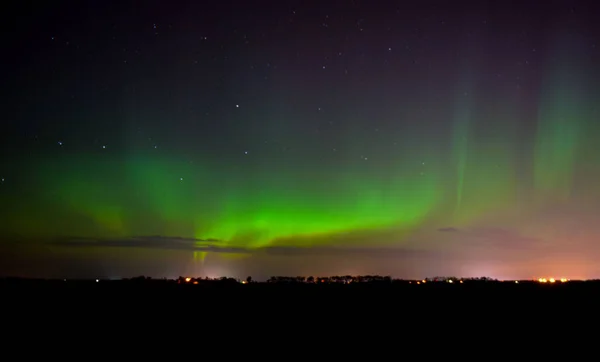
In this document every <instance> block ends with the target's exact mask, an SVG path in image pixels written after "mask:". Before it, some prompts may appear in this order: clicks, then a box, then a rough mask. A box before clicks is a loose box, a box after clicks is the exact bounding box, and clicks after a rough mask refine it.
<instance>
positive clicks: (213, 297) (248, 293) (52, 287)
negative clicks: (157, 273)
mask: <svg viewBox="0 0 600 362" xmlns="http://www.w3.org/2000/svg"><path fill="white" fill-rule="evenodd" d="M0 294H1V295H3V296H4V300H5V301H10V300H13V301H18V300H21V299H32V298H36V299H38V300H42V299H43V300H46V301H47V302H48V303H52V302H57V303H58V302H60V303H63V302H67V303H68V302H70V301H71V302H72V301H74V300H76V301H86V302H89V303H94V302H100V301H106V300H111V299H113V300H114V298H116V299H118V300H120V301H126V300H136V299H140V300H144V301H145V303H147V304H153V303H159V302H160V303H162V302H169V301H170V302H173V301H185V302H187V303H196V305H198V303H199V304H208V303H211V302H222V301H224V300H225V301H228V302H230V303H235V304H237V305H246V306H248V305H251V304H253V303H260V302H263V301H268V302H269V304H274V303H275V304H276V303H300V302H311V303H327V302H329V303H332V302H339V301H343V302H344V304H346V305H353V304H364V303H368V302H369V301H377V302H382V303H404V304H411V303H417V304H420V303H425V302H426V303H433V302H436V303H440V304H444V303H446V304H448V303H453V302H459V301H460V302H462V303H467V304H469V303H471V304H478V303H491V304H494V303H500V302H502V303H504V304H505V305H507V304H511V303H521V304H522V305H525V304H535V303H538V302H542V301H543V302H544V303H545V304H549V303H555V302H559V301H561V302H573V301H586V300H588V301H589V300H591V299H595V298H596V297H598V296H600V281H569V282H565V283H560V282H556V283H553V284H550V283H539V282H535V281H518V282H515V281H511V282H508V281H465V282H464V283H463V282H461V283H460V284H459V283H457V282H455V283H446V282H428V283H421V282H419V284H417V282H416V281H412V282H408V281H391V282H366V283H350V284H341V283H325V284H319V283H286V282H275V283H267V282H264V283H262V282H261V283H257V282H251V283H240V282H236V281H234V280H214V281H202V280H201V281H200V282H199V283H196V284H193V283H186V282H184V281H181V280H180V281H176V280H150V279H139V278H138V279H130V280H117V281H108V280H31V279H0ZM40 298H41V299H40Z"/></svg>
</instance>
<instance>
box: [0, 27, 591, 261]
mask: <svg viewBox="0 0 600 362" xmlns="http://www.w3.org/2000/svg"><path fill="white" fill-rule="evenodd" d="M556 49H557V50H556V56H554V57H552V61H551V64H549V65H548V68H547V69H548V72H547V74H544V76H543V79H542V83H543V87H542V92H541V100H540V103H539V112H538V127H537V131H536V133H535V135H531V134H528V135H527V138H528V141H531V139H532V136H533V139H535V147H534V149H532V150H530V157H531V160H532V163H531V164H530V165H529V166H527V162H526V161H523V152H519V151H518V147H519V144H520V143H523V142H522V141H523V140H522V139H523V137H522V133H523V132H522V131H520V130H519V122H522V119H521V118H522V117H521V110H520V108H519V107H520V106H519V105H518V102H519V97H518V95H515V96H512V97H504V98H497V99H496V100H495V102H494V104H493V105H491V106H490V105H487V106H482V108H484V110H481V109H478V108H477V107H476V106H477V105H478V104H479V103H480V102H483V101H482V100H480V99H479V97H486V95H485V94H483V95H480V94H479V93H485V92H484V91H481V89H478V88H477V87H476V86H475V85H473V84H472V82H459V84H460V85H459V86H458V87H456V88H459V89H461V90H462V91H463V93H464V92H467V93H468V96H465V97H461V98H460V100H458V101H457V100H456V99H457V97H456V96H455V97H452V96H450V95H448V97H447V99H453V100H454V103H455V104H445V105H444V107H445V108H444V107H442V108H444V112H446V113H445V114H446V117H447V115H448V114H451V115H452V116H451V117H450V118H451V119H452V122H447V123H449V124H451V125H450V126H449V127H448V128H449V129H447V130H446V129H444V130H443V131H444V132H442V131H440V133H442V134H443V135H445V136H444V137H445V138H446V139H445V140H441V139H439V138H437V139H434V140H432V141H431V142H428V141H423V142H421V143H420V144H416V143H415V144H411V143H410V142H411V141H410V140H411V139H418V138H419V135H418V134H403V135H402V140H403V141H404V140H406V144H409V146H406V149H405V150H404V151H398V152H399V154H395V155H393V157H390V159H393V160H395V161H394V163H392V162H391V161H389V162H387V163H381V164H379V165H377V166H374V169H368V168H365V167H364V166H361V167H362V168H361V167H358V166H355V165H353V164H350V163H347V164H344V163H341V164H340V165H338V166H335V167H323V165H319V166H314V167H313V168H312V169H311V168H309V167H308V166H306V167H297V165H296V164H294V162H290V163H289V164H285V163H282V164H280V165H278V167H271V166H270V165H269V164H268V163H266V162H264V163H263V164H260V162H259V161H257V163H255V164H252V165H247V166H240V165H237V166H234V165H229V164H227V163H226V162H216V161H207V160H205V161H203V162H202V161H199V160H194V162H193V163H192V162H190V161H189V160H182V158H181V157H179V156H180V155H177V154H168V153H161V154H160V156H157V154H155V155H148V154H145V153H143V152H134V151H132V152H130V153H129V154H128V155H127V157H121V156H110V155H108V156H107V155H105V154H102V155H100V154H97V153H95V154H69V153H65V154H64V155H60V156H48V157H36V158H35V160H34V161H31V162H28V163H27V168H28V170H29V174H28V179H27V180H26V181H24V182H23V190H22V191H20V193H19V194H14V195H12V196H11V199H10V200H9V202H10V204H11V205H12V206H11V207H10V208H5V209H4V211H3V212H2V215H1V216H2V217H4V218H5V219H6V220H9V222H8V223H7V224H8V225H10V227H11V230H6V232H9V233H12V234H15V235H21V236H23V237H37V238H48V237H50V238H52V237H61V236H82V237H85V236H89V237H108V238H111V237H114V238H119V237H131V236H138V235H165V236H180V237H193V238H197V239H202V240H206V239H215V240H219V243H220V244H219V245H222V246H227V247H240V248H249V249H255V248H262V247H267V246H273V245H292V246H304V247H311V246H318V245H316V244H319V245H323V244H325V243H343V241H340V240H344V239H343V238H336V237H334V236H336V235H343V234H347V233H353V232H365V231H366V232H368V231H378V230H386V229H401V230H404V231H410V230H412V229H418V228H420V227H424V226H426V225H431V224H427V222H429V221H430V220H431V219H435V218H436V217H438V216H439V215H440V214H448V215H453V216H452V217H446V218H442V220H444V222H447V223H448V224H451V225H456V226H457V227H462V226H465V225H469V224H471V223H473V222H475V221H476V220H477V219H479V218H482V217H486V215H489V214H490V213H492V214H493V213H495V212H498V211H499V210H510V209H511V207H512V208H518V206H517V200H516V199H517V195H518V194H519V192H525V193H533V194H535V199H536V200H535V202H536V203H542V202H544V201H546V200H549V199H556V198H559V199H560V200H562V201H568V198H569V195H570V194H571V192H572V190H573V184H572V181H573V179H574V172H575V169H576V166H577V164H578V158H580V157H583V158H582V160H585V159H586V155H588V156H589V152H591V151H595V152H597V151H598V143H597V142H594V134H597V131H598V130H597V129H594V128H593V127H597V125H596V126H591V125H590V124H591V122H590V121H591V117H592V116H591V113H590V109H591V108H592V106H593V104H594V103H593V101H592V100H591V99H590V98H591V97H586V92H587V88H586V84H585V79H583V78H584V74H585V72H586V69H587V68H589V65H588V64H586V63H585V61H584V60H581V58H580V57H578V56H577V54H578V53H581V49H579V48H578V42H577V41H576V39H575V40H574V39H572V37H571V38H566V40H564V41H563V42H561V43H558V44H557V46H556ZM469 73H472V74H469V77H468V78H469V79H477V75H478V74H477V71H476V70H475V69H474V70H469ZM482 99H483V98H482ZM442 103H443V102H442ZM447 103H448V102H447ZM449 103H452V102H449ZM483 103H486V102H483ZM490 110H494V111H493V112H492V111H490ZM440 117H443V115H440ZM274 124H277V122H274ZM586 127H587V128H586ZM586 129H587V130H588V131H587V132H586V131H585V130H586ZM419 131H420V130H414V132H419ZM349 133H351V134H355V133H356V132H355V131H352V132H350V131H349ZM351 134H349V135H347V138H348V140H349V139H351V137H352V135H351ZM448 135H449V136H448ZM519 135H521V139H520V140H521V142H519V137H518V136H519ZM448 138H450V140H449V142H447V143H444V141H448ZM413 142H416V141H413ZM347 143H348V145H350V144H352V143H351V142H350V141H348V142H347ZM367 146H368V145H366V146H365V147H367ZM581 149H585V150H587V153H586V155H582V154H581V151H580V150H581ZM407 150H411V151H407ZM108 152H110V150H109V151H108ZM357 152H358V151H357ZM424 155H425V156H424ZM422 165H426V166H425V167H421V166H422ZM524 165H525V166H524ZM585 166H586V167H587V169H588V170H589V169H592V171H593V172H595V173H596V175H598V173H599V167H598V165H597V164H595V165H592V166H590V165H589V164H585ZM523 168H525V169H526V171H527V172H522V170H523ZM421 170H424V171H421ZM524 179H527V180H525V181H524ZM596 181H597V179H596V180H595V181H594V182H589V183H588V185H587V187H586V188H585V190H588V191H589V190H591V189H592V188H593V189H594V190H597V186H594V185H597V182H596ZM32 205H35V206H32ZM7 210H8V211H7ZM440 226H445V225H436V226H434V227H440ZM400 239H401V238H398V239H394V238H392V239H390V240H389V243H390V244H397V243H398V242H401V241H402V240H400ZM205 256H206V254H205V253H198V254H197V255H196V257H197V258H198V259H201V260H202V259H203V258H204V257H205Z"/></svg>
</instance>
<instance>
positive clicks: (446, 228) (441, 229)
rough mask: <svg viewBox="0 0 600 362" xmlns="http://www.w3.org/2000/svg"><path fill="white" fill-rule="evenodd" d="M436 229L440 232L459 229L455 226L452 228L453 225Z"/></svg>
mask: <svg viewBox="0 0 600 362" xmlns="http://www.w3.org/2000/svg"><path fill="white" fill-rule="evenodd" d="M437 230H438V231H441V232H457V231H460V230H458V229H457V228H453V227H445V228H439V229H437Z"/></svg>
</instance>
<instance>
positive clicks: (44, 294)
mask: <svg viewBox="0 0 600 362" xmlns="http://www.w3.org/2000/svg"><path fill="white" fill-rule="evenodd" d="M0 296H1V298H0V299H1V306H2V312H3V315H4V322H7V325H11V326H16V327H11V328H18V329H22V330H23V333H26V332H27V331H29V330H30V329H31V328H32V327H35V328H40V326H41V327H42V328H50V329H54V328H58V329H60V330H65V329H66V328H67V327H68V329H69V330H70V331H72V332H73V333H75V334H78V335H79V334H82V335H86V334H85V333H90V334H94V335H95V334H97V333H100V332H99V331H102V333H108V332H106V331H109V330H110V331H111V332H110V333H117V334H118V333H125V334H132V333H134V334H136V335H137V334H145V333H155V334H156V333H159V334H160V333H167V332H168V333H172V332H173V333H178V335H179V334H184V335H185V334H186V333H187V332H185V331H187V330H189V329H190V328H192V329H194V331H195V332H194V333H196V334H198V336H200V335H205V334H206V333H209V334H210V335H212V336H213V337H214V336H221V335H222V336H226V335H229V334H231V333H234V335H236V336H237V335H238V334H239V335H240V336H241V335H242V334H243V336H244V338H246V337H248V338H254V337H258V336H259V335H260V336H262V334H260V333H264V332H261V331H266V330H268V331H269V333H270V334H269V336H272V337H269V338H276V337H277V336H280V337H282V336H287V335H290V336H291V335H296V334H297V333H300V331H302V333H301V334H302V335H303V336H304V335H305V334H306V333H308V332H307V331H309V332H310V333H321V332H322V333H324V334H323V335H324V336H328V335H329V333H334V334H335V335H339V336H345V337H344V338H351V337H352V338H354V337H356V338H358V336H363V335H371V334H372V333H383V334H384V335H386V336H392V335H394V336H395V335H396V334H397V335H398V338H400V336H401V335H402V336H403V335H405V334H406V333H405V332H406V331H412V332H411V333H415V335H416V336H427V335H430V334H432V333H433V334H434V335H436V336H437V335H444V338H446V337H448V338H459V339H463V338H466V336H467V335H469V336H471V337H472V336H479V335H481V336H485V338H491V336H495V337H494V338H496V337H503V338H506V333H509V332H507V331H510V333H523V334H524V335H525V336H527V337H526V339H527V338H530V337H529V335H531V334H532V333H533V331H535V333H534V335H538V334H540V333H542V334H544V333H546V332H553V331H556V330H557V328H558V329H560V330H563V328H565V327H563V326H567V325H569V324H571V325H580V324H581V323H583V324H585V323H586V320H587V319H588V318H589V316H590V315H591V314H595V313H596V311H597V308H598V305H599V302H600V298H599V296H600V282H596V281H593V282H590V281H588V282H577V281H570V282H566V283H553V284H550V283H538V282H531V281H520V282H519V283H515V282H514V281H513V282H495V281H472V282H469V281H467V282H464V283H444V282H431V283H425V284H423V283H420V284H416V282H412V283H410V284H409V283H408V282H402V281H392V282H379V283H355V284H352V283H351V284H336V283H334V284H327V283H323V284H317V283H247V284H242V283H239V282H235V281H210V282H199V283H198V284H197V285H194V284H193V282H192V283H185V282H184V283H182V282H181V281H180V282H179V283H178V282H177V281H161V280H145V279H137V280H129V281H102V280H101V281H95V280H90V281H63V280H52V281H47V280H20V279H4V280H0ZM100 326H102V327H101V328H100ZM558 326H561V327H560V328H559V327H558ZM573 328H575V327H573ZM84 331H85V333H84ZM242 331H244V332H243V333H242ZM442 331H443V332H442ZM484 332H485V333H484ZM390 333H392V334H390ZM457 333H458V334H457ZM464 333H466V334H464ZM255 334H256V335H255ZM51 335H53V334H52V333H51ZM353 336H354V337H353ZM372 337H373V338H375V337H377V336H375V335H373V336H372ZM103 338H105V337H103ZM236 338H237V337H236ZM239 338H241V337H239ZM261 338H262V337H261ZM302 338H305V337H302ZM319 338H321V337H319ZM323 338H325V337H323ZM327 338H329V337H327ZM361 338H362V337H361ZM377 338H379V337H377ZM402 338H404V337H402ZM423 338H425V337H423ZM436 338H438V337H436ZM469 338H470V337H469ZM300 341H302V340H300Z"/></svg>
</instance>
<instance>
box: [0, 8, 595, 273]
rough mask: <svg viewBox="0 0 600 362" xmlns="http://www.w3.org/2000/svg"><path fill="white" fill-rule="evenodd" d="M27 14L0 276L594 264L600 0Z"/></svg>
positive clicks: (19, 53) (571, 268) (19, 38)
mask: <svg viewBox="0 0 600 362" xmlns="http://www.w3.org/2000/svg"><path fill="white" fill-rule="evenodd" d="M19 4H20V5H18V6H17V5H14V6H13V8H12V9H8V8H7V9H6V11H5V14H3V17H4V18H5V19H4V20H5V21H4V24H3V27H4V28H5V30H4V32H3V35H2V41H3V43H2V44H3V45H2V48H3V50H4V51H3V56H2V63H3V67H2V74H3V75H2V82H3V84H4V86H3V87H2V88H3V90H2V92H3V93H2V100H3V105H2V111H1V115H2V117H1V120H2V123H1V128H0V140H1V141H2V142H1V144H0V150H1V153H2V157H0V177H1V182H0V255H1V256H0V274H2V275H23V276H42V277H69V278H72V277H127V276H135V275H142V274H144V275H150V276H153V277H163V276H164V277H176V276H179V275H199V276H204V275H208V276H221V275H227V276H234V277H246V276H247V275H252V276H254V277H255V278H259V279H260V278H267V277H269V276H271V275H307V276H308V275H315V276H316V275H338V274H342V275H345V274H381V275H392V276H395V277H404V278H411V277H415V278H421V277H425V276H434V275H458V276H483V275H485V276H490V277H495V278H531V277H539V276H548V275H552V276H556V277H563V276H564V277H569V278H591V277H600V266H596V265H594V263H593V262H594V261H595V260H598V258H599V257H600V140H599V136H600V113H599V106H600V83H599V82H598V80H600V77H599V75H600V39H599V38H598V36H599V35H600V28H599V26H598V25H595V23H597V22H598V16H599V15H600V11H599V10H600V4H597V2H595V1H587V2H584V1H526V0H524V1H481V0H480V1H427V0H422V1H417V2H414V1H341V0H340V1H223V0H221V1H115V2H111V1H76V2H66V1H55V2H46V1H44V2H42V1H40V2H35V1H31V2H25V1H23V2H19Z"/></svg>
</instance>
